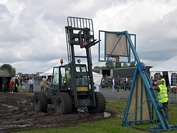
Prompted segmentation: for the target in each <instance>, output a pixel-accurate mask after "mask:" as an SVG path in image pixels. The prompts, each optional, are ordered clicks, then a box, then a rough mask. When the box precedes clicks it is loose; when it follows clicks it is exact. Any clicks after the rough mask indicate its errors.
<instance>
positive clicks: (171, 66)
mask: <svg viewBox="0 0 177 133" xmlns="http://www.w3.org/2000/svg"><path fill="white" fill-rule="evenodd" d="M163 72H168V78H169V83H171V76H172V73H177V56H175V57H173V58H172V59H169V60H167V61H165V62H163V63H161V64H158V65H156V66H154V67H152V68H150V73H151V76H154V74H155V73H160V74H162V73H163ZM162 75H163V74H162Z"/></svg>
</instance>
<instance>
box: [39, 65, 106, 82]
mask: <svg viewBox="0 0 177 133" xmlns="http://www.w3.org/2000/svg"><path fill="white" fill-rule="evenodd" d="M52 73H53V68H51V69H49V70H48V71H46V72H43V73H41V74H39V76H49V75H52ZM102 77H103V76H102V74H99V73H95V72H93V81H94V83H95V84H97V85H100V82H101V79H102Z"/></svg>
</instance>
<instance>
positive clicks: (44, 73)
mask: <svg viewBox="0 0 177 133" xmlns="http://www.w3.org/2000/svg"><path fill="white" fill-rule="evenodd" d="M52 73H53V68H51V69H49V70H48V71H46V72H43V73H40V74H39V76H49V75H52Z"/></svg>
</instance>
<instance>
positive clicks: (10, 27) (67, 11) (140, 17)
mask: <svg viewBox="0 0 177 133" xmlns="http://www.w3.org/2000/svg"><path fill="white" fill-rule="evenodd" d="M68 16H74V17H84V18H91V19H93V23H94V30H95V38H98V30H107V31H125V30H127V31H128V32H129V33H134V34H136V37H137V53H138V55H139V57H140V60H141V61H142V62H143V63H144V64H145V65H152V66H153V65H156V64H159V63H160V62H163V61H165V60H168V59H170V58H173V57H174V56H176V55H177V1H176V0H104V1H103V0H0V65H2V64H10V65H11V66H12V67H14V68H16V71H17V72H22V73H36V72H43V71H47V70H49V69H50V68H51V67H53V66H57V65H59V59H60V58H63V59H64V62H65V63H67V51H66V37H65V28H64V27H65V26H66V25H67V17H68ZM92 49H93V48H92ZM97 49H98V45H96V46H94V50H93V51H92V53H93V55H92V57H93V66H102V65H104V64H103V63H100V62H98V50H97Z"/></svg>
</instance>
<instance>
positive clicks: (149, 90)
mask: <svg viewBox="0 0 177 133" xmlns="http://www.w3.org/2000/svg"><path fill="white" fill-rule="evenodd" d="M100 32H105V33H106V32H109V31H99V39H100ZM111 33H115V34H118V35H126V38H127V41H128V42H129V44H130V49H131V51H132V53H133V55H134V58H135V60H136V62H137V64H136V69H135V72H134V77H133V83H132V86H131V90H130V94H129V98H128V101H127V106H126V110H125V113H124V118H123V122H122V126H129V125H131V124H132V123H134V124H141V123H144V122H154V123H157V122H160V126H157V127H154V126H152V127H149V128H148V129H149V130H150V131H165V130H174V129H177V125H175V126H171V125H170V124H169V122H168V120H167V119H166V115H165V110H164V108H162V104H161V103H160V102H158V98H157V95H156V92H155V90H154V88H153V86H152V84H151V82H150V78H149V75H148V74H147V71H146V68H145V66H144V64H143V63H142V62H140V59H139V57H138V54H137V52H136V45H135V46H134V45H133V43H132V40H131V38H130V35H134V34H129V33H128V32H127V31H123V32H111ZM135 41H136V35H135ZM134 43H135V44H136V42H134ZM99 48H100V43H99ZM99 53H100V51H99ZM99 57H100V56H99ZM139 76H140V77H141V81H139V80H138V77H139ZM139 82H141V83H140V85H141V88H138V84H139ZM139 91H141V95H138V93H139ZM144 91H145V94H146V96H144ZM133 94H134V95H136V97H133ZM138 96H140V98H139V97H138ZM133 98H134V99H133ZM144 98H146V99H145V100H144ZM139 99H140V101H138V100H139ZM132 100H135V101H136V103H135V105H133V106H135V110H134V112H129V111H130V110H129V109H130V106H131V102H132ZM144 104H146V105H147V106H146V107H147V108H148V113H149V120H144V119H143V106H144ZM151 105H152V106H151ZM131 111H132V110H131ZM154 111H155V113H156V116H157V119H154V117H153V112H154ZM138 112H140V113H139V114H140V118H139V119H138V114H137V113H138ZM133 116H134V118H135V119H134V120H131V118H132V117H133Z"/></svg>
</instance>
